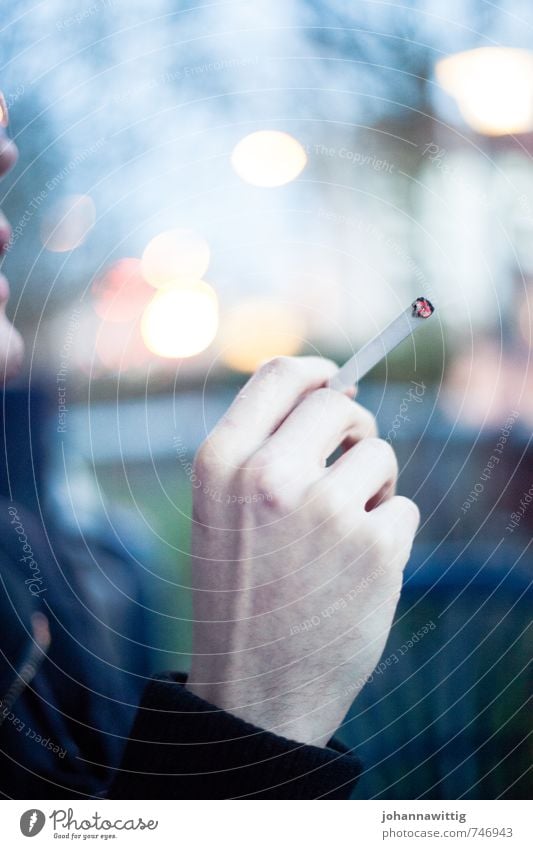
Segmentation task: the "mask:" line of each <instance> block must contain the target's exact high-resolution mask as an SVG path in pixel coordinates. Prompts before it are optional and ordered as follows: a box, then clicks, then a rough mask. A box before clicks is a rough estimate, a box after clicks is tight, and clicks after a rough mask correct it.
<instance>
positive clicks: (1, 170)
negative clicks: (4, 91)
mask: <svg viewBox="0 0 533 849" xmlns="http://www.w3.org/2000/svg"><path fill="white" fill-rule="evenodd" d="M0 115H1V116H3V120H0V177H3V176H4V174H6V173H7V172H8V171H9V170H10V169H11V168H12V167H13V166H14V164H15V162H16V161H17V158H18V151H17V148H16V145H15V144H14V143H13V142H12V141H11V140H10V139H8V137H7V136H6V134H5V132H4V129H3V127H4V126H5V124H6V123H7V108H6V107H5V103H4V101H3V98H2V97H1V95H0ZM10 239H11V228H10V226H9V223H8V221H7V219H6V217H5V216H4V214H3V213H2V211H1V210H0V257H1V256H2V254H4V253H5V251H6V250H7V247H8V245H9V241H10ZM8 299H9V283H8V282H7V280H6V278H5V277H4V275H3V274H0V379H1V380H2V381H3V380H4V379H6V378H9V377H12V376H13V375H14V374H16V372H17V371H18V370H19V368H20V365H21V363H22V357H23V353H24V346H23V344H22V339H21V337H20V335H19V334H18V332H17V331H16V330H15V329H14V327H13V326H12V324H11V323H10V321H9V320H8V319H7V317H6V312H5V311H6V304H7V301H8Z"/></svg>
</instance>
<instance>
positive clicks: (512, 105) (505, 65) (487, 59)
mask: <svg viewBox="0 0 533 849" xmlns="http://www.w3.org/2000/svg"><path fill="white" fill-rule="evenodd" d="M436 74H437V80H438V81H439V83H440V84H441V86H442V87H443V88H444V89H445V90H446V91H447V92H448V93H449V94H451V95H452V97H454V98H455V100H456V101H457V105H458V106H459V109H460V110H461V114H462V116H463V118H464V119H465V121H466V122H467V123H468V124H469V125H470V126H471V127H472V129H474V130H476V132H478V133H484V134H485V135H488V136H502V135H506V134H509V133H525V132H529V131H530V130H533V52H531V51H529V50H517V49H515V48H511V47H479V48H477V49H476V50H465V51H464V52H463V53H456V54H454V55H453V56H448V57H447V58H446V59H441V61H440V62H438V63H437V66H436Z"/></svg>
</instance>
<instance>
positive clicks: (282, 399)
mask: <svg viewBox="0 0 533 849" xmlns="http://www.w3.org/2000/svg"><path fill="white" fill-rule="evenodd" d="M335 369H336V366H335V364H334V363H332V362H330V361H328V360H325V359H321V358H318V357H301V358H283V357H282V358H277V359H275V360H273V361H272V362H270V363H267V364H266V365H265V366H264V367H262V368H261V369H259V371H258V372H256V374H255V375H254V376H253V377H252V378H251V379H250V381H249V382H248V383H247V384H246V386H245V387H244V389H243V390H242V391H241V392H240V393H239V395H238V396H237V398H236V400H235V401H234V403H233V404H232V406H231V407H230V408H229V410H228V412H227V413H226V414H225V415H224V417H223V418H222V420H221V421H220V422H219V424H218V425H217V426H216V427H215V429H214V431H213V432H212V433H211V434H210V436H209V437H208V438H207V439H206V441H205V442H204V443H203V445H202V446H201V448H200V450H199V452H198V454H197V456H196V458H195V463H194V477H193V481H194V484H193V493H194V494H193V530H192V547H191V556H192V584H193V598H194V626H193V657H192V664H191V671H190V676H189V681H188V685H187V686H188V687H189V689H190V690H191V691H192V692H193V693H195V694H196V695H198V696H200V697H202V698H204V699H207V700H208V701H209V702H211V703H212V704H214V705H215V706H217V707H219V708H222V709H224V710H226V711H229V712H230V713H233V714H234V715H236V716H238V717H240V718H241V719H244V720H246V721H248V722H250V723H252V724H254V725H256V726H259V727H261V728H265V729H267V730H270V731H272V732H275V733H277V734H280V735H283V736H285V737H289V738H291V739H293V740H296V741H300V742H302V743H308V744H309V743H312V744H314V745H318V746H324V745H326V743H327V741H328V740H329V739H330V738H331V736H332V734H333V733H334V732H335V730H336V729H337V728H338V727H339V725H340V724H341V723H342V720H343V718H344V716H345V714H346V712H347V710H348V708H349V706H350V704H351V702H352V701H353V699H354V698H355V697H356V696H357V694H358V692H359V691H360V690H361V689H362V687H363V685H364V682H365V679H366V678H368V677H369V676H370V674H371V673H372V670H373V669H374V668H375V666H376V664H377V663H378V661H379V658H380V657H381V654H382V652H383V648H384V646H385V642H386V639H387V636H388V634H389V631H390V627H391V623H392V619H393V616H394V612H395V609H396V605H397V602H398V599H399V596H400V589H401V584H402V573H403V569H404V566H405V564H406V562H407V560H408V558H409V554H410V550H411V546H412V543H413V538H414V535H415V533H416V529H417V527H418V523H419V512H418V508H417V507H416V505H415V504H414V503H413V502H412V501H410V500H409V499H407V498H404V497H401V496H397V495H395V494H394V493H395V486H396V479H397V474H398V468H397V462H396V458H395V455H394V452H393V450H392V448H391V447H390V445H389V444H388V443H386V442H384V441H383V440H380V439H378V438H377V437H376V425H375V421H374V419H373V417H372V416H371V414H370V413H369V412H368V411H367V410H365V409H364V408H363V407H361V406H360V405H359V404H357V403H356V402H354V401H353V400H351V399H350V398H349V397H348V395H347V394H344V393H342V392H338V391H336V390H331V389H327V388H325V387H324V384H325V383H326V381H327V379H328V378H329V377H330V376H331V375H332V374H333V373H334V372H335ZM352 395H353V390H352ZM339 446H342V448H343V449H344V451H343V453H342V455H341V456H340V457H339V458H338V459H337V460H336V461H335V462H333V463H331V464H329V465H328V466H326V460H327V458H328V457H329V456H330V455H331V453H332V452H333V451H335V449H337V448H338V447H339Z"/></svg>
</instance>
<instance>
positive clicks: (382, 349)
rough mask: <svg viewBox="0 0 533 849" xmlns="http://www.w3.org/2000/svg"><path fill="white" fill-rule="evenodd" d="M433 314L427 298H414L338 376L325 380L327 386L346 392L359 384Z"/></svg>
mask: <svg viewBox="0 0 533 849" xmlns="http://www.w3.org/2000/svg"><path fill="white" fill-rule="evenodd" d="M434 311H435V308H434V307H433V305H432V304H431V302H430V301H428V299H427V298H417V299H416V301H414V302H413V303H412V304H411V306H410V307H408V308H407V309H406V310H404V311H403V312H402V313H400V315H399V316H397V318H395V319H394V320H393V321H391V323H390V324H388V325H387V327H386V328H385V329H384V330H382V331H381V333H378V335H377V336H374V338H373V339H371V340H370V342H367V343H366V345H363V347H362V348H361V349H360V350H359V351H357V353H356V354H354V356H353V357H350V359H349V360H348V361H347V362H346V363H345V364H344V365H343V366H342V367H341V368H340V369H339V370H338V372H337V374H335V375H334V376H333V377H332V378H331V380H329V381H328V386H329V387H331V389H346V387H348V386H352V385H353V384H354V383H359V381H360V380H362V379H363V377H364V376H365V375H366V374H368V372H369V371H370V370H371V369H373V368H374V366H375V365H377V364H378V363H379V361H380V360H382V359H383V358H384V357H386V356H387V354H389V353H390V352H391V351H393V350H394V348H396V346H397V345H399V344H400V342H403V340H404V339H406V338H407V337H408V336H410V335H411V333H414V332H415V330H417V328H419V327H420V326H421V325H422V324H423V323H424V321H425V320H426V319H427V318H429V317H430V316H431V315H433V313H434Z"/></svg>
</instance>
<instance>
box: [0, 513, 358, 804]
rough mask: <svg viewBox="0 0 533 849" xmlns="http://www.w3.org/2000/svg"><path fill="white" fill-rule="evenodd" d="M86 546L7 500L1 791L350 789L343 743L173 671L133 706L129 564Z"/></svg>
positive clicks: (221, 795) (270, 794) (134, 794)
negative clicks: (222, 699) (260, 720)
mask: <svg viewBox="0 0 533 849" xmlns="http://www.w3.org/2000/svg"><path fill="white" fill-rule="evenodd" d="M86 549H87V546H86V541H85V540H83V541H82V540H81V539H79V540H69V539H65V538H64V536H62V535H59V536H58V537H57V538H56V537H54V536H52V535H50V533H49V531H47V532H46V533H45V532H44V530H43V528H42V526H41V524H40V523H39V522H38V521H37V520H36V519H35V518H34V517H33V516H32V515H31V514H30V513H28V512H25V511H24V510H23V509H22V508H20V507H18V506H16V505H14V504H13V503H12V502H8V501H5V500H0V621H1V623H2V624H1V629H2V630H1V641H0V793H1V794H2V795H3V796H4V797H7V798H15V799H53V798H84V797H97V798H101V797H102V796H104V795H108V796H109V797H110V798H115V799H119V798H123V799H135V798H139V799H147V798H148V799H150V798H159V799H161V798H163V799H193V798H200V799H226V798H264V799H267V798H276V799H279V798H281V799H314V798H346V797H347V796H349V794H350V792H351V790H352V788H353V785H354V783H355V781H356V779H357V776H358V775H359V772H360V766H359V762H358V760H357V759H356V758H355V757H353V756H351V755H350V754H348V753H347V752H345V751H344V750H343V749H342V748H341V747H340V746H339V745H338V744H336V743H334V742H332V743H331V744H330V746H329V747H327V748H325V749H322V748H318V747H314V746H305V745H302V744H300V743H296V742H293V741H290V740H286V739H284V738H282V737H278V736H276V735H275V734H271V733H269V732H266V731H263V730H262V729H260V728H255V727H254V726H252V725H248V724H247V723H245V722H243V721H242V720H240V719H237V718H236V717H234V716H232V715H230V714H228V713H225V712H224V711H221V710H219V709H218V708H216V707H215V706H213V705H210V704H208V703H207V702H205V701H203V700H202V699H199V698H197V697H196V696H195V695H193V694H192V693H190V692H189V691H188V690H187V689H186V688H185V687H184V686H183V684H184V681H185V678H184V676H182V675H180V674H178V673H168V674H166V675H163V676H159V677H157V678H155V679H153V680H152V681H151V682H150V683H149V685H148V686H147V687H146V689H145V692H144V696H143V697H142V701H141V705H140V707H139V709H138V711H137V710H136V705H137V703H138V701H139V698H140V690H141V687H140V684H141V683H142V682H143V676H142V675H137V674H135V672H134V671H133V667H132V664H129V668H128V662H127V660H128V657H129V655H131V652H132V646H133V647H134V648H135V641H134V640H128V639H127V635H128V633H129V634H134V633H135V622H134V621H133V622H132V621H131V608H132V607H133V608H134V607H135V605H132V604H131V602H128V601H127V600H128V599H131V598H134V597H135V587H134V586H132V576H131V571H130V570H128V568H127V567H126V566H125V564H121V563H120V562H118V561H117V559H116V557H112V556H111V555H110V554H109V552H106V551H105V550H104V549H102V548H100V549H98V550H97V551H93V552H92V555H93V556H92V557H90V556H89V555H88V552H87V550H86ZM24 558H25V559H24ZM110 587H112V588H114V590H115V592H111V591H110ZM35 614H38V616H37V618H36V616H35ZM48 631H49V637H50V640H48V636H47V632H48ZM48 643H49V644H48ZM134 720H135V721H134ZM133 723H134V724H133ZM132 724H133V730H132V731H131V733H130V729H131V726H132ZM128 738H129V739H128ZM126 741H127V744H126ZM124 747H125V752H124ZM122 756H123V759H122V761H121V758H122ZM111 779H114V780H113V781H112V784H111V789H110V791H109V790H108V787H109V784H110V780H111Z"/></svg>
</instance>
